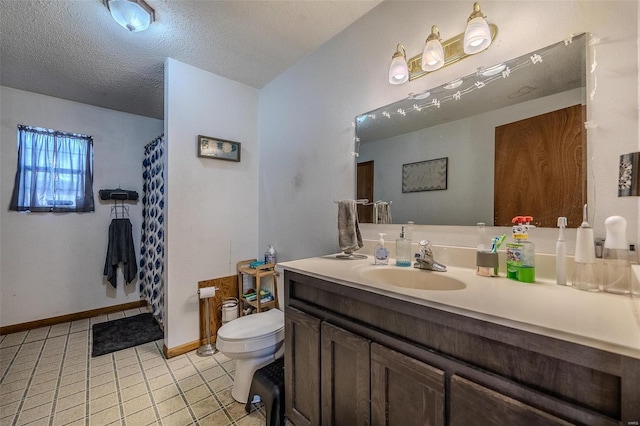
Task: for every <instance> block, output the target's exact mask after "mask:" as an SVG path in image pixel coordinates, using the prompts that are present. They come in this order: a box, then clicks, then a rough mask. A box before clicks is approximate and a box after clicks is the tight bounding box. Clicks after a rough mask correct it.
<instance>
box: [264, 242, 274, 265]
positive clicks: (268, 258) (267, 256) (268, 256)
mask: <svg viewBox="0 0 640 426" xmlns="http://www.w3.org/2000/svg"><path fill="white" fill-rule="evenodd" d="M264 263H276V249H275V248H273V246H272V245H271V244H269V248H268V249H267V251H265V252H264Z"/></svg>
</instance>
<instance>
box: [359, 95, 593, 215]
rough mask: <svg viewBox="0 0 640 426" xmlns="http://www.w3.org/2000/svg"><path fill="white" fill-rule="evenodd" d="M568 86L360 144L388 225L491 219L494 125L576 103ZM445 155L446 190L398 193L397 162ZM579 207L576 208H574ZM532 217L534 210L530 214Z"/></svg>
mask: <svg viewBox="0 0 640 426" xmlns="http://www.w3.org/2000/svg"><path fill="white" fill-rule="evenodd" d="M583 97H584V91H583V90H582V89H574V90H570V91H566V92H563V93H558V94H555V95H551V96H545V97H543V98H538V99H534V100H532V101H529V102H523V103H520V104H515V105H512V106H509V107H506V108H501V109H498V110H493V111H489V112H486V113H483V114H478V115H475V116H473V117H468V118H465V119H462V120H456V121H452V122H448V123H443V124H440V125H437V126H433V127H429V128H426V129H421V130H418V131H415V132H411V133H405V134H403V135H399V136H394V137H391V138H387V139H383V140H378V141H373V142H366V143H361V144H360V156H359V157H358V160H357V161H358V163H360V162H366V161H371V160H374V161H375V165H374V185H373V187H374V197H373V198H374V199H375V200H385V201H392V202H393V204H392V205H391V213H392V219H393V223H407V222H408V221H410V220H412V221H414V222H415V223H421V224H425V223H429V224H432V225H467V226H475V225H476V224H477V223H478V222H484V223H488V224H491V223H493V210H494V209H493V199H494V187H493V170H494V161H495V149H494V148H495V144H494V139H495V129H496V127H498V126H502V125H504V124H508V123H513V122H515V121H518V120H522V119H524V118H529V117H533V116H537V115H541V114H545V113H548V112H551V111H556V110H559V109H562V108H566V107H569V106H572V105H579V104H581V103H582V99H583ZM444 157H447V158H448V176H447V189H446V191H424V192H414V193H403V192H402V173H401V170H402V165H403V164H407V163H413V162H416V161H424V160H430V159H435V158H444ZM576 208H578V209H580V208H581V206H576ZM531 214H533V216H534V217H536V218H537V212H535V211H534V212H532V213H531Z"/></svg>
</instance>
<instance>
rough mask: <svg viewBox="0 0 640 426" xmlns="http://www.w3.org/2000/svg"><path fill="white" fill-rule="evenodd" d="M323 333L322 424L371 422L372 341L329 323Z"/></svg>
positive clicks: (360, 423) (350, 424) (355, 425)
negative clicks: (370, 346)
mask: <svg viewBox="0 0 640 426" xmlns="http://www.w3.org/2000/svg"><path fill="white" fill-rule="evenodd" d="M321 336H322V337H321V339H322V352H321V361H320V362H321V372H322V373H321V374H322V424H323V425H336V426H340V425H345V426H357V425H368V424H369V423H370V401H369V395H370V374H371V373H370V356H369V341H368V340H366V339H365V338H363V337H360V336H357V335H355V334H353V333H351V332H348V331H346V330H343V329H341V328H339V327H336V326H334V325H331V324H328V323H326V322H323V323H322V327H321Z"/></svg>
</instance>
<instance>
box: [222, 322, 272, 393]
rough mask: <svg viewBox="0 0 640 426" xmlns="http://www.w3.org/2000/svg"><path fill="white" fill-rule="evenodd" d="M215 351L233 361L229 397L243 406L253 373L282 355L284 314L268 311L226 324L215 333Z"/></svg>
mask: <svg viewBox="0 0 640 426" xmlns="http://www.w3.org/2000/svg"><path fill="white" fill-rule="evenodd" d="M216 348H217V349H218V350H219V351H220V352H221V353H222V354H223V355H225V356H226V357H227V358H231V359H235V360H237V364H236V373H235V379H234V382H233V388H232V389H231V396H233V399H235V400H236V401H238V402H241V403H243V404H244V403H246V402H247V398H248V396H249V388H250V387H251V379H252V378H253V373H254V372H255V371H256V370H258V369H259V368H261V367H264V366H265V365H267V364H269V363H271V362H272V361H273V360H275V359H277V358H280V357H281V356H282V355H284V313H283V312H282V311H280V310H278V309H270V310H268V311H266V312H260V313H259V314H251V315H247V316H244V317H240V318H238V319H235V320H233V321H230V322H228V323H226V324H225V325H223V326H222V327H220V328H219V329H218V334H217V337H216Z"/></svg>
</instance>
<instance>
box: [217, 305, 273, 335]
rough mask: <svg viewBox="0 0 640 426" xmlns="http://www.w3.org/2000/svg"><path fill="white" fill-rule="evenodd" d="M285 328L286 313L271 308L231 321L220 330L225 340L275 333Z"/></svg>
mask: <svg viewBox="0 0 640 426" xmlns="http://www.w3.org/2000/svg"><path fill="white" fill-rule="evenodd" d="M283 329H284V313H283V312H282V311H280V310H278V309H271V310H269V311H266V312H260V313H258V314H251V315H247V316H244V317H241V318H238V319H235V320H233V321H229V322H228V323H226V324H225V325H223V326H222V327H220V329H219V330H218V337H222V338H223V339H224V340H228V341H234V340H247V339H255V338H259V337H264V336H267V335H269V334H275V333H277V332H279V331H281V330H283Z"/></svg>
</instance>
